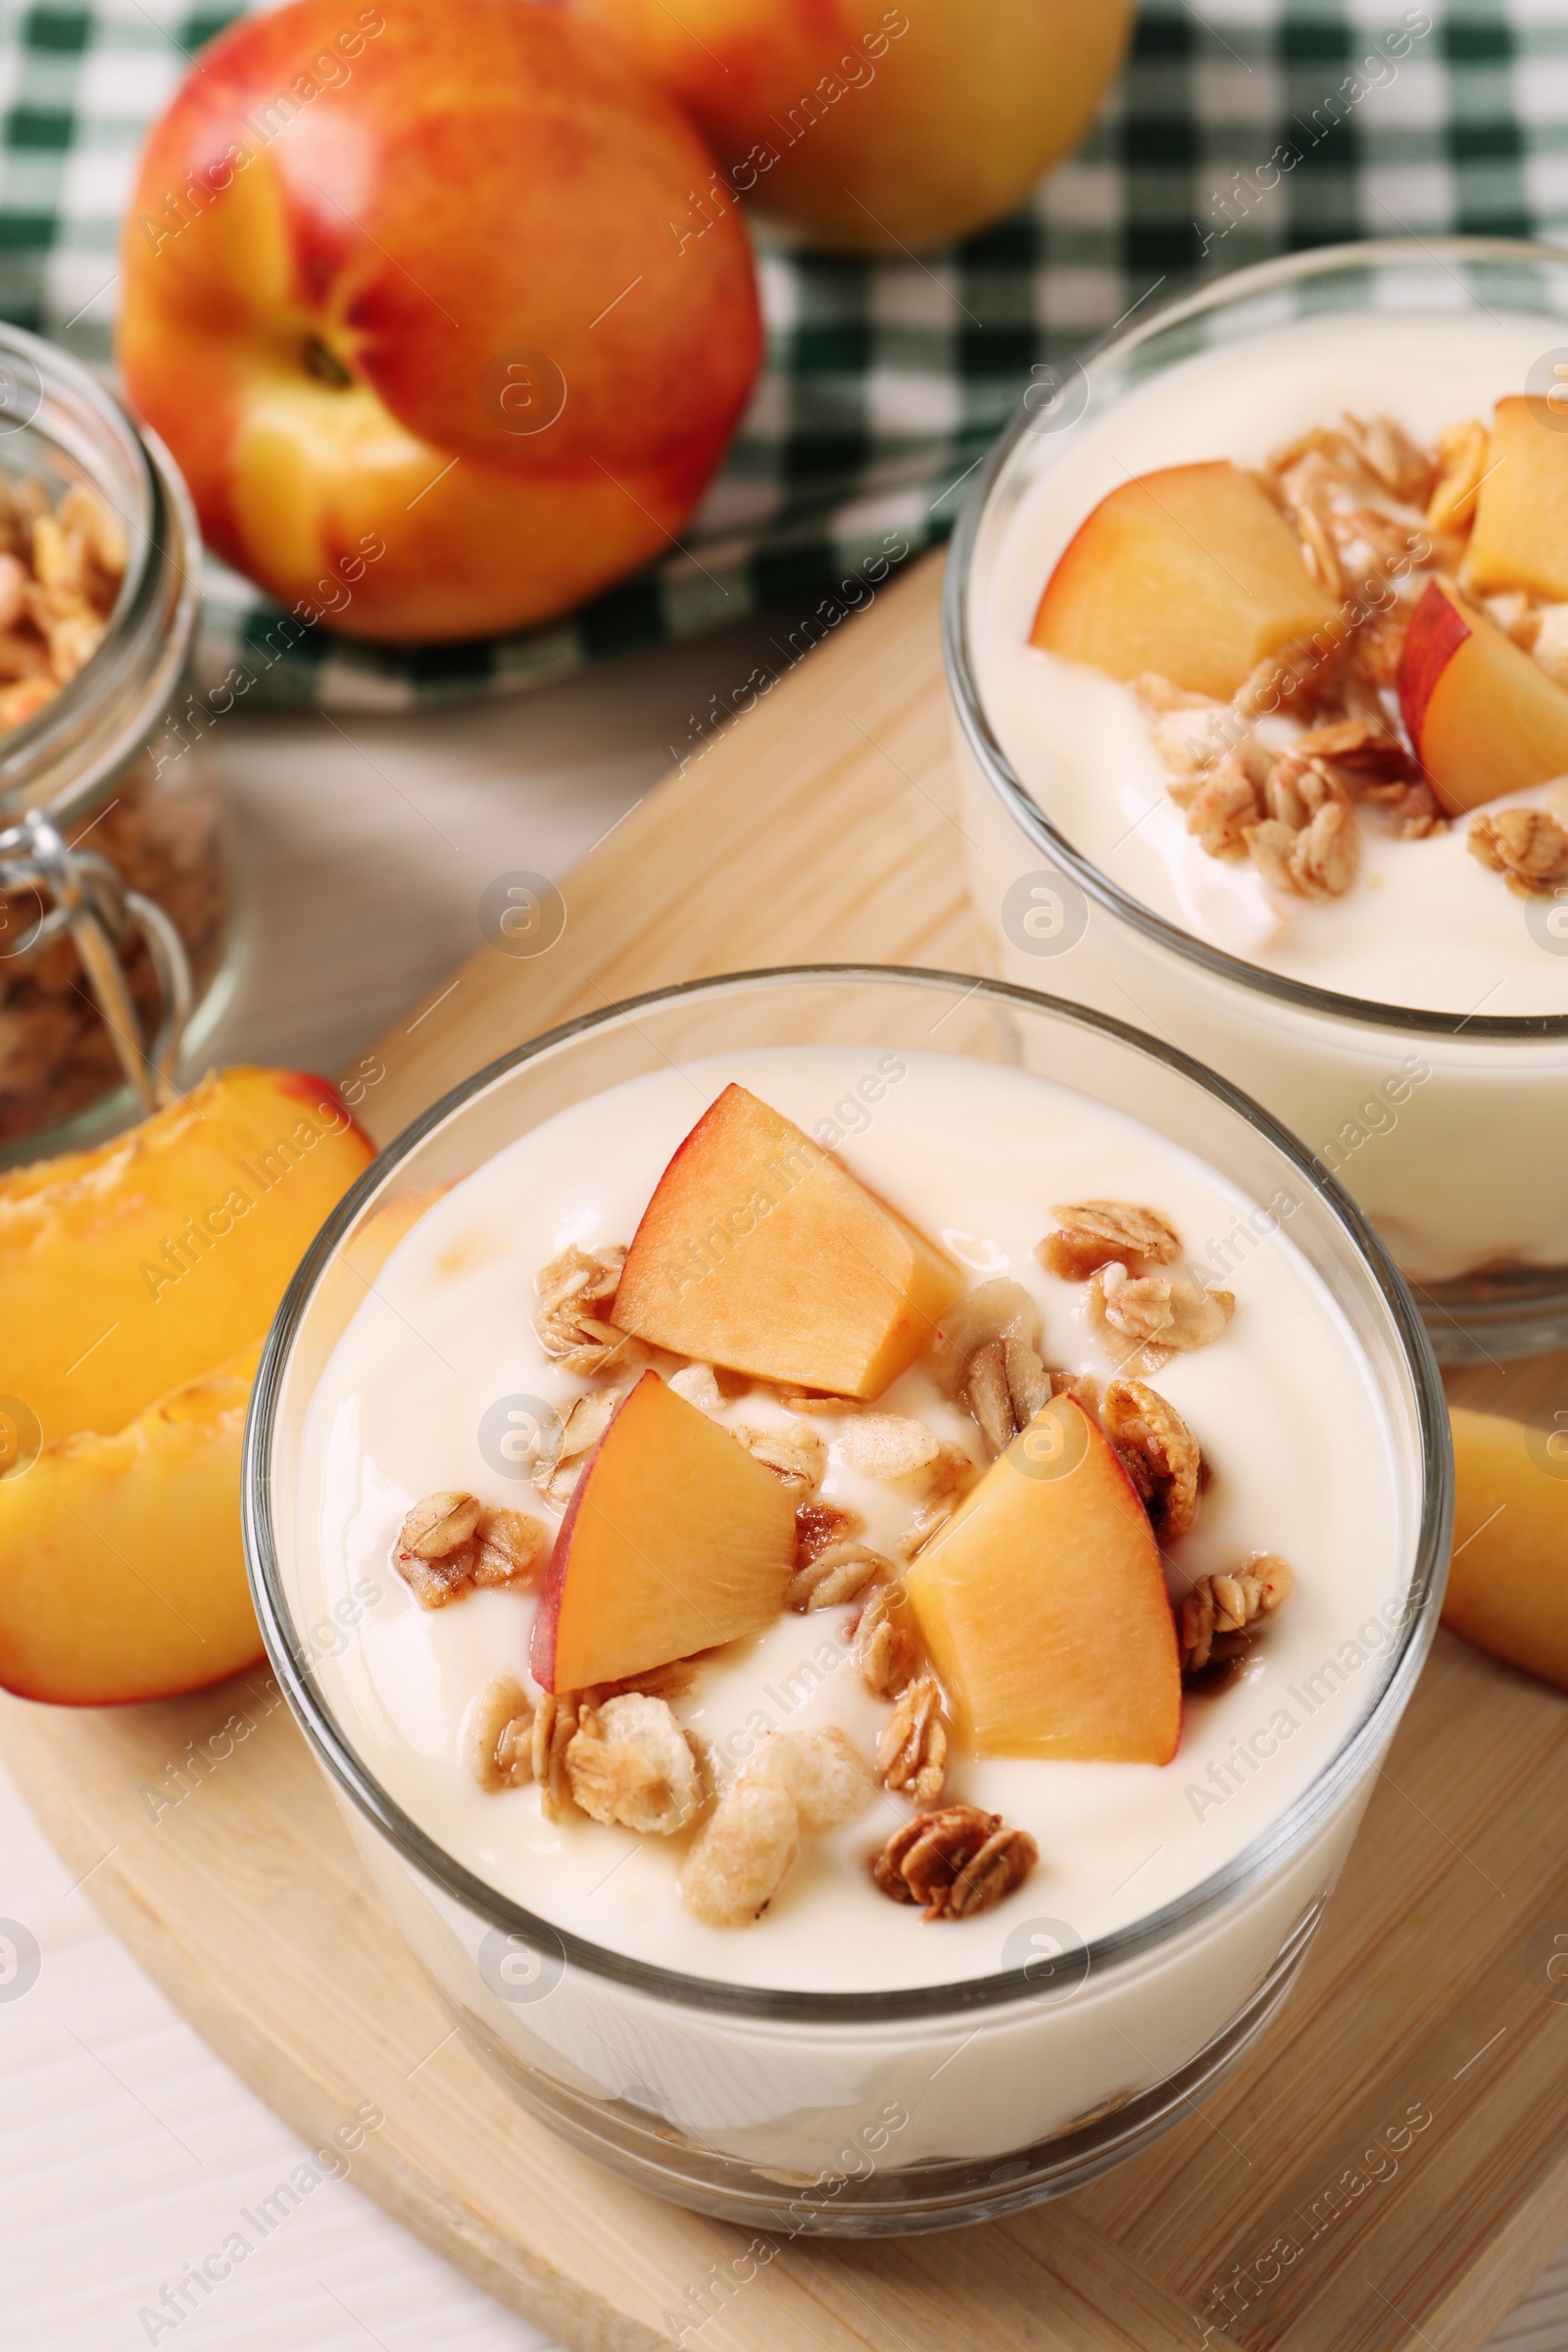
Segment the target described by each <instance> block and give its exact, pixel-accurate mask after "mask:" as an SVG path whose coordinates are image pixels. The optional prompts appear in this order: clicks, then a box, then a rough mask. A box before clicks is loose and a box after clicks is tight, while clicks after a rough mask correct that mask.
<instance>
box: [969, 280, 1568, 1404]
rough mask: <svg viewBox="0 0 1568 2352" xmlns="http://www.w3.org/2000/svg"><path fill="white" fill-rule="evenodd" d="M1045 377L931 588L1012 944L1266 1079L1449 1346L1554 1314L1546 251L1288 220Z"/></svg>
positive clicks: (1561, 325)
mask: <svg viewBox="0 0 1568 2352" xmlns="http://www.w3.org/2000/svg"><path fill="white" fill-rule="evenodd" d="M1040 376H1041V380H1040V381H1039V382H1037V384H1036V385H1035V386H1034V388H1033V389H1032V391H1031V393H1030V394H1029V395H1028V396H1027V398H1026V401H1025V404H1024V407H1023V410H1022V411H1021V413H1020V415H1019V417H1018V418H1017V420H1016V421H1015V423H1014V425H1013V426H1012V428H1011V429H1010V430H1009V431H1008V433H1007V434H1006V435H1005V436H1004V438H1003V440H1002V442H1001V443H1000V444H999V445H998V447H997V449H996V451H995V452H994V453H993V456H992V458H991V459H990V461H989V463H988V465H987V467H986V469H985V470H984V472H983V473H982V474H981V475H980V476H979V477H978V481H977V486H976V488H975V489H974V491H973V493H972V494H971V497H970V500H969V503H968V505H967V507H966V510H965V513H964V515H963V516H962V519H961V522H960V526H959V529H958V531H957V534H956V539H955V543H954V551H953V557H952V562H951V564H950V568H949V575H948V591H947V608H946V617H945V638H946V654H947V662H948V674H949V681H950V687H951V693H952V701H953V708H954V713H955V720H956V741H957V751H958V760H959V765H960V769H961V772H962V784H963V811H964V813H963V824H964V828H965V831H966V833H967V835H968V837H969V842H970V858H971V870H972V879H973V889H974V896H975V899H976V903H977V906H978V908H979V911H980V914H981V917H982V919H983V921H984V922H985V924H986V926H987V929H988V931H989V933H990V935H991V938H992V940H993V942H994V946H995V951H996V954H997V956H998V960H999V964H1000V968H1001V970H1002V971H1003V972H1004V974H1005V976H1006V977H1008V978H1009V979H1013V980H1017V981H1020V982H1027V983H1030V984H1033V985H1049V986H1050V987H1052V988H1053V989H1054V990H1056V991H1058V992H1060V993H1062V994H1064V995H1067V996H1070V997H1073V998H1074V999H1076V1000H1077V1001H1078V1002H1080V1003H1083V1004H1087V1005H1096V1006H1098V1007H1100V1008H1101V1009H1103V1010H1104V1011H1108V1012H1111V1013H1113V1014H1115V1015H1116V1016H1117V1017H1119V1018H1122V1019H1125V1020H1128V1021H1132V1022H1135V1023H1137V1024H1139V1025H1140V1026H1142V1027H1145V1028H1147V1029H1149V1030H1150V1031H1151V1032H1152V1033H1153V1034H1154V1035H1156V1036H1158V1037H1160V1038H1162V1039H1165V1040H1167V1041H1168V1042H1169V1043H1171V1044H1173V1045H1176V1046H1178V1047H1180V1048H1182V1049H1183V1050H1184V1051H1185V1052H1188V1053H1190V1054H1195V1055H1197V1056H1199V1057H1200V1058H1201V1059H1202V1060H1203V1061H1205V1062H1206V1063H1207V1064H1209V1065H1210V1066H1211V1067H1212V1068H1214V1069H1216V1070H1218V1071H1219V1072H1220V1073H1221V1074H1222V1075H1223V1076H1224V1077H1226V1078H1228V1079H1230V1080H1231V1081H1233V1082H1234V1083H1235V1084H1236V1085H1238V1086H1241V1087H1243V1088H1245V1089H1246V1090H1247V1091H1248V1092H1249V1093H1250V1094H1251V1095H1253V1096H1255V1097H1256V1099H1257V1100H1258V1101H1259V1102H1261V1103H1263V1104H1264V1105H1265V1106H1266V1107H1267V1108H1268V1109H1269V1110H1270V1111H1272V1112H1273V1113H1274V1115H1275V1116H1276V1117H1277V1118H1279V1119H1281V1120H1283V1121H1284V1122H1285V1124H1286V1125H1288V1126H1289V1127H1290V1128H1291V1129H1292V1130H1293V1131H1294V1132H1295V1133H1296V1134H1297V1135H1298V1136H1299V1138H1300V1139H1301V1141H1302V1142H1303V1143H1304V1144H1306V1145H1307V1146H1308V1147H1309V1148H1310V1149H1311V1151H1312V1152H1314V1153H1315V1155H1316V1157H1317V1159H1318V1161H1319V1162H1320V1163H1321V1165H1322V1167H1324V1168H1326V1169H1327V1170H1328V1171H1329V1172H1330V1173H1332V1174H1333V1175H1334V1176H1336V1177H1337V1178H1338V1179H1339V1180H1340V1181H1341V1182H1342V1183H1343V1184H1344V1185H1345V1186H1346V1187H1347V1188H1348V1190H1349V1191H1350V1192H1351V1193H1352V1194H1353V1195H1354V1196H1355V1198H1356V1200H1357V1201H1359V1203H1360V1204H1361V1206H1362V1207H1363V1209H1364V1210H1365V1211H1366V1213H1367V1214H1368V1216H1369V1217H1370V1218H1371V1220H1372V1222H1373V1224H1374V1225H1375V1226H1376V1227H1377V1229H1378V1231H1379V1233H1380V1234H1381V1236H1382V1238H1383V1239H1384V1241H1385V1242H1386V1243H1387V1245H1388V1247H1389V1249H1390V1250H1391V1251H1392V1253H1393V1255H1394V1257H1395V1259H1396V1260H1397V1263H1398V1265H1399V1267H1400V1269H1401V1271H1402V1272H1403V1274H1404V1275H1405V1277H1406V1279H1407V1280H1408V1281H1409V1282H1410V1283H1411V1285H1412V1286H1413V1288H1414V1289H1415V1291H1416V1294H1417V1296H1418V1298H1419V1299H1420V1301H1421V1305H1422V1310H1423V1313H1424V1314H1425V1316H1426V1319H1427V1325H1428V1329H1429V1331H1430V1333H1431V1336H1432V1339H1433V1343H1434V1346H1435V1348H1436V1349H1437V1351H1438V1353H1439V1355H1440V1356H1442V1357H1446V1358H1449V1359H1452V1360H1455V1361H1461V1360H1467V1359H1469V1358H1472V1357H1476V1356H1481V1355H1496V1354H1508V1353H1513V1354H1518V1353H1524V1352H1529V1351H1531V1350H1534V1349H1537V1348H1546V1347H1560V1346H1562V1345H1564V1344H1565V1343H1568V1193H1565V1191H1564V1188H1563V1186H1562V1184H1561V1182H1560V1180H1559V1171H1560V1169H1561V1168H1562V1166H1563V1164H1564V1161H1565V1154H1568V801H1565V798H1564V796H1565V795H1568V783H1564V782H1562V781H1561V776H1562V771H1564V770H1568V661H1565V660H1562V659H1560V658H1559V650H1558V649H1559V645H1560V646H1561V648H1562V649H1564V651H1568V554H1559V553H1558V552H1557V551H1559V550H1563V549H1568V256H1565V255H1563V254H1561V253H1558V252H1554V251H1552V250H1550V249H1548V248H1545V247H1540V246H1533V245H1526V244H1516V243H1511V242H1506V241H1499V240H1491V239H1475V238H1450V239H1447V240H1439V241H1437V242H1435V243H1432V244H1423V245H1419V246H1418V245H1414V244H1405V243H1402V242H1385V243H1369V244H1365V245H1354V246H1339V247H1333V248H1329V249H1326V250H1319V251H1315V252H1311V253H1305V254H1299V255H1296V256H1293V257H1292V258H1290V259H1288V260H1285V261H1280V262H1276V263H1270V264H1267V265H1264V266H1263V267H1261V268H1257V269H1251V270H1243V271H1240V272H1237V273H1235V274H1234V275H1230V276H1227V277H1224V278H1222V279H1220V280H1219V281H1218V282H1216V283H1214V284H1212V285H1210V286H1208V287H1206V288H1205V289H1204V290H1202V291H1201V292H1200V293H1197V294H1194V295H1192V296H1190V297H1189V298H1187V299H1186V300H1183V301H1180V302H1178V303H1176V304H1175V305H1173V306H1172V307H1170V308H1168V309H1164V310H1160V311H1157V312H1154V313H1152V314H1149V315H1145V314H1144V313H1140V314H1139V315H1138V316H1137V317H1136V318H1135V319H1134V320H1133V322H1132V323H1131V325H1129V326H1128V327H1127V328H1126V329H1125V330H1124V331H1123V332H1121V333H1120V334H1119V335H1117V336H1115V337H1113V338H1112V339H1111V340H1110V341H1109V342H1108V343H1107V344H1106V345H1105V346H1104V347H1103V349H1101V350H1100V351H1098V352H1096V353H1094V354H1092V355H1091V356H1089V357H1088V358H1087V359H1086V360H1085V361H1084V363H1083V364H1082V365H1078V364H1074V365H1072V366H1071V367H1069V368H1064V369H1062V370H1059V371H1057V372H1055V373H1052V372H1051V371H1049V370H1042V371H1040ZM1559 480H1560V482H1561V485H1562V495H1563V499H1564V502H1565V503H1564V505H1563V508H1562V511H1561V514H1560V515H1559V514H1558V511H1557V509H1556V508H1555V507H1554V505H1553V496H1554V494H1555V487H1556V485H1557V484H1558V482H1559ZM1544 550H1549V552H1546V553H1544V552H1543V551H1544ZM1559 569H1560V571H1561V577H1560V580H1559V579H1558V578H1557V577H1556V576H1555V574H1556V572H1557V571H1558V570H1559ZM1173 673H1179V674H1173ZM1298 745H1299V746H1300V750H1299V752H1298V751H1297V748H1296V747H1297V746H1298ZM1299 785H1304V787H1305V797H1304V798H1303V795H1302V792H1301V791H1299V790H1298V789H1297V787H1298V786H1299ZM1326 800H1332V801H1333V802H1334V803H1335V804H1336V805H1335V806H1334V807H1332V808H1324V806H1323V804H1324V802H1325V801H1326ZM1559 819H1560V820H1561V821H1559ZM1515 847H1517V848H1519V849H1521V850H1523V849H1525V848H1527V847H1528V849H1529V853H1530V858H1533V859H1534V864H1533V865H1532V864H1530V863H1529V861H1528V860H1527V861H1526V862H1525V863H1520V862H1519V860H1518V859H1517V858H1514V859H1513V861H1512V862H1511V863H1510V858H1511V857H1512V851H1513V849H1514V848H1515Z"/></svg>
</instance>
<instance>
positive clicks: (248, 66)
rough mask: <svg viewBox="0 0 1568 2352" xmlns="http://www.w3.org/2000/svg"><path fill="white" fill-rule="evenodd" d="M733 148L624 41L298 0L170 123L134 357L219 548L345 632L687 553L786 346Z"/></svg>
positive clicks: (487, 4)
mask: <svg viewBox="0 0 1568 2352" xmlns="http://www.w3.org/2000/svg"><path fill="white" fill-rule="evenodd" d="M711 169H712V158H711V156H710V154H709V153H708V150H707V149H706V147H705V146H704V144H703V141H702V138H701V136H700V135H699V133H698V132H697V131H696V130H695V129H694V128H693V127H692V125H691V124H690V123H688V122H687V121H686V120H685V119H684V117H683V116H682V115H681V114H680V113H679V112H678V111H677V109H676V108H675V107H674V106H673V105H672V104H670V103H669V102H668V101H667V100H665V99H664V98H662V96H661V95H660V94H659V93H658V92H657V91H655V90H653V89H651V88H649V87H648V86H646V85H645V83H644V82H643V81H642V80H641V78H640V77H639V75H638V74H637V72H636V70H635V68H634V66H633V65H632V63H631V62H630V61H629V60H628V59H626V58H625V57H624V56H623V55H621V54H620V53H619V52H617V51H616V49H615V48H614V46H613V44H607V43H605V42H604V41H602V40H599V39H596V38H594V37H593V36H592V34H591V33H590V32H589V31H587V30H586V29H585V28H584V27H583V26H581V25H576V24H573V23H572V22H571V21H570V20H569V18H568V17H567V16H566V15H565V13H564V11H563V10H561V9H560V8H556V7H544V6H521V5H519V4H518V0H399V5H398V6H397V7H396V8H390V7H389V8H388V9H387V10H386V12H385V13H384V14H383V13H382V11H381V10H380V9H379V8H376V7H357V6H356V5H355V4H354V0H296V5H295V6H293V7H289V8H283V9H280V10H278V11H277V12H276V13H275V14H270V15H264V16H259V17H251V18H247V19H245V20H243V21H242V22H241V23H239V24H237V25H231V26H230V27H229V28H228V30H226V31H225V32H223V33H221V35H220V36H219V37H218V39H217V40H216V41H214V42H213V43H212V44H211V45H210V46H209V47H208V48H207V49H205V50H204V51H203V52H202V54H201V56H200V58H199V59H198V61H197V64H196V67H195V70H194V71H193V72H192V73H191V74H190V75H189V77H188V78H187V80H186V81H185V82H184V84H183V85H182V87H181V88H180V90H179V92H178V93H177V95H176V97H175V98H174V101H173V103H172V106H171V107H170V109H169V111H168V112H167V114H165V116H164V117H163V119H162V121H161V122H160V123H158V125H157V127H156V128H155V130H154V131H153V134H152V138H151V140H150V142H149V145H148V148H147V151H146V154H145V156H144V157H143V159H142V166H141V172H140V175H139V178H138V181H137V185H136V189H135V193H134V195H133V197H132V200H131V204H130V208H129V211H128V213H127V216H126V221H125V230H124V238H123V305H122V315H121V324H120V337H119V355H120V361H121V366H122V368H123V371H124V376H125V382H126V386H127V388H128V391H129V394H130V398H131V400H132V403H133V404H134V406H135V407H136V408H137V409H138V410H139V411H140V413H141V415H142V416H143V417H145V418H146V419H147V421H148V422H149V423H150V424H152V425H153V426H154V427H155V428H156V429H157V431H158V432H159V433H160V434H161V435H162V436H163V438H164V439H165V441H167V442H168V444H169V446H170V448H171V449H172V451H173V454H174V456H175V458H176V459H177V460H178V462H179V464H180V466H181V467H182V468H183V470H184V473H185V476H186V479H187V480H188V482H189V483H190V486H191V490H192V493H193V495H194V498H195V501H196V506H197V510H198V513H199V514H200V516H201V523H202V528H203V530H204V532H205V533H206V535H207V537H208V539H209V541H210V542H211V544H212V545H213V547H214V548H216V550H217V551H218V553H219V554H220V555H221V556H222V557H224V558H225V559H226V560H227V561H228V562H229V563H231V564H235V565H237V566H238V568H239V569H240V570H242V571H245V572H248V573H249V574H250V576H251V577H252V578H253V579H255V580H258V581H260V583H261V584H262V586H263V587H265V588H268V589H270V591H271V592H272V594H273V595H275V596H277V597H280V598H282V599H283V600H284V602H285V603H287V604H289V605H290V606H292V607H294V608H295V610H296V613H297V614H298V616H299V617H300V618H301V619H302V620H304V621H306V622H307V623H310V622H313V621H314V620H316V619H318V618H320V619H324V620H325V622H326V623H327V625H328V626H330V627H333V628H336V629H339V630H341V631H342V632H343V633H344V634H345V635H348V636H353V637H364V638H375V639H404V640H409V641H434V640H440V639H450V638H458V637H466V636H474V635H478V634H482V633H485V632H490V631H495V630H501V629H512V628H518V627H521V626H524V625H525V624H527V623H529V622H532V621H537V620H541V619H544V618H546V617H547V616H549V615H550V614H552V613H560V612H563V611H564V610H565V609H566V608H568V607H569V606H571V605H574V604H576V603H579V602H580V601H581V600H582V599H583V598H584V597H586V596H589V595H591V594H592V593H593V592H594V591H596V590H597V589H600V588H602V587H604V586H605V585H606V584H607V583H608V582H610V581H612V580H613V579H616V578H618V577H619V576H620V575H621V574H622V573H624V572H626V571H629V570H631V569H632V568H634V567H635V566H636V565H637V564H642V563H644V562H646V561H647V560H648V559H649V558H651V557H653V556H656V555H659V554H661V553H662V552H663V551H664V550H666V549H667V548H668V547H669V546H670V544H671V542H672V539H673V536H674V534H675V533H677V532H678V531H679V530H680V528H681V525H682V523H683V522H684V521H685V519H686V517H687V515H689V514H690V513H691V511H692V509H693V507H694V506H695V505H696V503H697V501H698V499H699V498H700V496H701V495H702V492H703V489H704V487H705V486H706V484H707V482H708V479H709V477H710V475H711V473H712V471H713V469H714V467H715V466H716V465H717V464H718V462H719V459H720V457H721V456H722V454H723V451H724V448H725V445H726V443H727V442H728V440H729V437H730V434H731V432H732V430H733V428H734V426H735V423H736V421H737V419H738V417H739V416H740V413H741V410H742V408H743V406H744V405H745V401H746V398H747V395H748V393H749V391H750V389H751V385H752V380H753V377H754V376H755V374H756V371H757V366H758V361H759V357H760V319H759V312H758V303H757V290H756V281H755V274H754V271H753V267H752V260H751V254H750V250H749V248H748V245H747V241H746V236H745V232H744V230H743V228H742V227H741V225H740V222H739V221H738V219H737V218H736V216H735V213H734V209H733V207H731V208H730V209H729V210H728V211H727V212H726V213H725V215H724V216H723V217H722V218H721V219H719V220H717V221H714V222H713V223H712V225H711V227H710V228H708V229H707V231H706V232H705V233H704V234H703V236H702V237H701V238H699V239H697V240H695V241H691V242H687V243H684V244H683V243H681V242H680V241H679V239H678V238H677V236H675V235H672V234H671V231H670V228H669V226H668V225H667V223H668V221H670V220H671V218H672V217H675V218H680V217H684V215H685V213H686V211H687V208H688V203H689V198H690V193H691V191H692V190H693V189H694V188H700V187H701V186H703V185H704V184H705V182H706V181H707V178H708V175H709V173H710V172H711Z"/></svg>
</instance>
